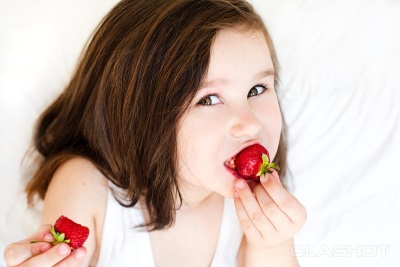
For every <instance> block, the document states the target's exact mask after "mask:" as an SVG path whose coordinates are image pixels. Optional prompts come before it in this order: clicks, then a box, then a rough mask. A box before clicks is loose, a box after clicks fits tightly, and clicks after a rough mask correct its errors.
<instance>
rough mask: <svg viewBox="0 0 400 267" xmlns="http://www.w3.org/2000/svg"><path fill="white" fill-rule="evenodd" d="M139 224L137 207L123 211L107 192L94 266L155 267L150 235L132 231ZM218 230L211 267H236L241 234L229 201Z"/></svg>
mask: <svg viewBox="0 0 400 267" xmlns="http://www.w3.org/2000/svg"><path fill="white" fill-rule="evenodd" d="M142 223H144V215H143V212H142V210H141V209H140V205H139V203H138V204H136V205H135V206H134V207H133V208H125V207H123V206H121V205H120V204H119V203H118V202H117V201H116V200H115V198H114V196H113V194H112V193H111V190H109V192H108V200H107V208H106V214H105V219H104V228H103V237H102V242H101V248H100V256H99V259H98V264H97V266H98V267H114V266H115V267H155V266H156V265H155V263H154V258H153V253H152V248H151V243H150V236H149V233H148V232H146V231H143V230H141V229H138V228H135V226H136V225H139V224H142ZM220 229H221V230H220V233H219V238H218V243H217V248H216V251H215V253H214V258H213V260H212V263H211V267H225V266H226V267H234V266H237V252H238V250H239V246H240V242H241V240H242V235H243V232H242V229H241V227H240V224H239V222H238V219H237V216H236V212H235V207H234V203H233V200H232V199H227V198H226V199H225V200H224V209H223V215H222V221H221V227H220Z"/></svg>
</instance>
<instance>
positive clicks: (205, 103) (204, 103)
mask: <svg viewBox="0 0 400 267" xmlns="http://www.w3.org/2000/svg"><path fill="white" fill-rule="evenodd" d="M257 87H261V88H262V92H261V93H259V94H256V95H250V91H251V90H253V89H256V88H257ZM267 89H268V87H267V85H265V84H257V85H255V86H253V87H252V88H251V89H250V91H249V93H248V94H247V98H249V97H253V96H258V95H261V94H263V93H265V91H266V90H267ZM256 90H257V89H256ZM257 92H258V91H257ZM211 97H217V98H219V95H218V94H209V95H207V96H205V97H203V98H201V99H200V100H199V102H197V104H198V105H201V106H212V105H216V104H212V103H210V101H209V100H210V98H211ZM211 102H212V100H211ZM217 104H219V103H217Z"/></svg>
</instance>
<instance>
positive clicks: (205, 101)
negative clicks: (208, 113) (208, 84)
mask: <svg viewBox="0 0 400 267" xmlns="http://www.w3.org/2000/svg"><path fill="white" fill-rule="evenodd" d="M219 103H221V100H220V99H219V97H218V96H216V95H208V96H205V97H203V98H202V99H200V101H199V102H197V104H199V105H202V106H212V105H216V104H219Z"/></svg>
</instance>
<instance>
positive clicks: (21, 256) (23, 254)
mask: <svg viewBox="0 0 400 267" xmlns="http://www.w3.org/2000/svg"><path fill="white" fill-rule="evenodd" d="M51 247H52V245H51V244H49V243H45V242H40V243H33V244H31V243H13V244H11V245H9V246H7V247H6V249H5V250H4V259H5V260H6V263H7V266H17V265H19V264H21V263H23V262H24V261H26V260H28V259H30V258H32V257H34V256H36V255H39V254H41V253H43V252H46V251H47V250H49V249H50V248H51Z"/></svg>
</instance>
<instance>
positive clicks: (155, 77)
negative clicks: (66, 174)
mask: <svg viewBox="0 0 400 267" xmlns="http://www.w3.org/2000/svg"><path fill="white" fill-rule="evenodd" d="M237 26H245V27H246V28H247V29H256V30H262V31H264V33H265V37H266V39H267V42H268V45H269V48H270V50H271V51H270V52H271V56H272V60H273V63H274V66H275V68H276V67H277V60H276V54H275V51H274V47H273V44H272V41H271V38H270V36H269V34H268V32H267V30H266V28H265V26H264V24H263V22H262V19H261V17H260V16H259V15H258V14H256V12H255V11H254V10H253V8H252V6H251V5H250V4H248V3H247V2H246V1H242V0H173V1H171V0H124V1H121V2H120V3H118V4H117V5H116V6H115V7H114V8H113V9H112V10H111V12H110V13H109V14H108V15H107V16H106V17H105V18H104V19H103V21H102V22H101V23H100V25H99V27H98V28H97V30H96V31H95V33H94V35H93V37H92V39H91V41H90V42H89V43H88V46H87V48H86V49H85V51H84V53H83V54H82V57H81V60H80V63H79V65H78V66H77V69H76V71H75V74H74V75H73V77H72V79H71V81H70V83H69V84H68V85H67V87H66V89H65V90H64V92H63V93H62V94H61V95H60V96H59V97H58V99H57V100H55V102H54V103H53V104H52V105H51V106H50V107H48V108H47V109H46V110H45V111H44V113H43V114H42V115H41V116H40V118H39V120H38V122H37V127H36V132H35V136H34V145H35V148H36V149H37V151H38V152H39V153H40V164H39V166H38V169H37V171H36V173H35V174H34V176H33V178H32V179H31V180H30V181H29V183H28V184H27V186H26V191H27V193H28V202H29V203H30V204H32V201H33V197H34V195H35V194H36V193H37V194H38V195H39V197H40V198H42V199H43V198H44V196H45V194H46V190H47V188H48V185H49V183H50V181H51V179H52V176H53V175H54V172H55V171H56V169H57V168H58V167H59V166H60V165H61V164H62V163H64V162H65V161H67V160H68V159H70V158H72V157H76V156H80V157H84V158H86V159H88V160H90V161H91V162H92V163H93V164H94V165H95V166H96V167H97V168H98V169H99V170H100V171H101V172H102V173H103V174H104V175H105V177H107V179H109V180H110V181H111V182H112V183H114V184H115V185H116V186H118V187H120V188H122V189H125V192H126V195H124V196H123V197H122V196H117V195H116V198H117V200H118V201H119V203H120V204H121V205H123V206H126V207H132V206H134V205H135V204H136V203H137V202H138V200H139V197H140V196H142V195H143V196H145V202H146V207H147V209H148V210H149V215H150V223H149V224H148V225H147V226H150V227H151V230H158V229H163V228H165V227H169V226H171V225H172V223H173V222H174V218H175V211H176V207H177V206H178V205H177V203H176V200H177V199H179V200H180V201H181V200H182V199H181V194H180V191H179V188H178V180H177V176H178V175H177V167H176V165H177V140H176V135H177V125H178V122H179V120H180V118H181V117H182V115H183V113H184V112H185V111H186V109H187V107H188V104H189V103H190V102H191V101H192V99H193V97H194V95H195V93H196V91H197V89H198V87H199V85H200V83H201V81H202V79H203V77H204V76H205V74H206V72H207V68H208V63H209V57H210V49H211V45H212V42H213V40H214V38H215V36H216V34H217V32H218V31H219V30H221V29H225V28H232V27H237ZM276 71H277V70H276ZM282 137H283V136H282ZM281 141H282V142H281V144H280V146H279V149H278V154H277V157H276V160H275V161H276V162H277V163H278V164H279V165H280V166H281V167H282V170H283V171H284V170H285V159H286V154H285V145H284V143H283V141H284V139H283V138H281Z"/></svg>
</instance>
